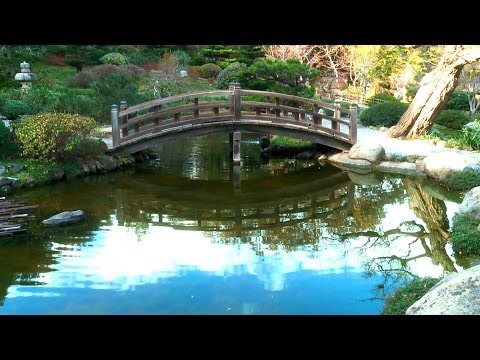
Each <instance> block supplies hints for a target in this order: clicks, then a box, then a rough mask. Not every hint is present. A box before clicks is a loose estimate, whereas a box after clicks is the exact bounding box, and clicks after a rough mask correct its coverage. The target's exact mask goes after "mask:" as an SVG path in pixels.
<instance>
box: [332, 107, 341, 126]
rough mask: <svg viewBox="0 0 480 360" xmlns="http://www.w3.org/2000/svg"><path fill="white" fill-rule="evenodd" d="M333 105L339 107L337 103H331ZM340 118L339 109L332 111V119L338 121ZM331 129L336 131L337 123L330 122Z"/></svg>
mask: <svg viewBox="0 0 480 360" xmlns="http://www.w3.org/2000/svg"><path fill="white" fill-rule="evenodd" d="M333 105H335V106H340V105H339V104H338V103H333ZM340 116H341V114H340V109H335V110H333V117H334V118H335V119H340ZM332 129H333V130H338V122H336V121H332Z"/></svg>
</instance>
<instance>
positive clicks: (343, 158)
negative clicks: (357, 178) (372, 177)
mask: <svg viewBox="0 0 480 360" xmlns="http://www.w3.org/2000/svg"><path fill="white" fill-rule="evenodd" d="M328 160H329V161H330V162H331V163H333V164H334V165H342V166H343V167H345V168H354V169H368V170H370V169H371V168H372V164H371V163H370V161H367V160H361V159H351V158H350V157H349V156H348V153H338V154H334V155H331V156H329V158H328Z"/></svg>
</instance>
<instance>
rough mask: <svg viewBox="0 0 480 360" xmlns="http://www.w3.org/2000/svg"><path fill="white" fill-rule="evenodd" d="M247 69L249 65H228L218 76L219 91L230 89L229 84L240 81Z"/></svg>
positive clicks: (237, 63)
mask: <svg viewBox="0 0 480 360" xmlns="http://www.w3.org/2000/svg"><path fill="white" fill-rule="evenodd" d="M246 69H247V65H245V64H242V63H239V62H235V63H233V64H230V65H228V66H227V67H226V68H225V69H223V70H222V71H221V72H220V74H218V76H217V89H228V84H229V83H231V82H238V81H240V77H241V76H242V74H243V73H244V72H245V70H246Z"/></svg>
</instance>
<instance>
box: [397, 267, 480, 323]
mask: <svg viewBox="0 0 480 360" xmlns="http://www.w3.org/2000/svg"><path fill="white" fill-rule="evenodd" d="M406 315H480V265H477V266H474V267H472V268H470V269H468V270H465V271H462V272H460V273H457V274H451V275H448V276H447V277H445V278H444V279H443V280H441V281H440V282H439V283H438V284H437V285H435V286H434V287H433V288H431V289H430V291H429V292H427V293H426V294H425V295H424V296H423V297H422V298H420V299H419V300H418V301H417V302H415V303H414V304H413V305H412V306H410V307H409V308H408V309H407V312H406Z"/></svg>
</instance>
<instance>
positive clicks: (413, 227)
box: [340, 178, 457, 281]
mask: <svg viewBox="0 0 480 360" xmlns="http://www.w3.org/2000/svg"><path fill="white" fill-rule="evenodd" d="M402 182H403V185H404V187H405V190H406V192H407V194H408V196H409V205H410V208H411V210H412V211H413V212H414V213H415V215H416V216H418V217H419V218H420V219H422V220H423V222H424V223H425V225H426V228H425V226H423V225H422V224H419V223H417V222H415V221H406V222H403V223H401V224H400V225H399V227H398V228H396V229H390V230H387V231H383V232H382V231H372V230H370V231H357V232H350V233H346V234H343V235H341V236H340V239H341V240H342V241H345V240H348V239H351V238H358V237H365V238H366V242H365V243H364V244H362V245H361V246H360V247H359V251H360V252H362V253H364V254H367V253H368V250H369V249H372V248H374V247H378V246H385V247H391V246H392V244H393V243H394V242H395V241H397V240H398V241H407V239H410V241H409V244H408V249H407V251H406V252H405V253H403V254H401V255H398V254H392V255H388V256H377V257H374V258H369V259H368V260H367V261H366V262H365V263H364V264H363V265H364V268H365V271H366V274H367V275H374V274H376V273H381V274H382V275H383V276H384V280H385V281H387V280H392V279H395V278H396V279H397V280H398V279H401V278H403V277H404V276H408V275H409V276H413V275H414V274H413V273H412V272H411V270H410V267H409V263H410V262H412V261H416V260H418V259H421V258H425V257H428V258H430V259H431V261H432V263H433V264H435V265H437V264H440V265H441V266H442V268H443V270H444V271H445V272H456V271H457V270H456V268H455V266H454V264H453V261H452V259H451V258H450V257H449V256H448V254H447V252H446V250H445V245H446V244H447V241H448V237H449V235H448V226H449V223H448V217H447V212H446V210H447V208H446V206H445V203H444V202H443V201H442V200H439V199H436V198H434V197H432V196H431V195H429V194H427V193H426V192H425V191H424V189H423V188H422V186H423V185H422V184H419V183H418V182H415V181H413V180H411V179H409V178H404V179H403V180H402ZM417 242H420V245H421V248H422V249H423V252H421V253H418V246H417V247H416V248H417V249H415V246H414V245H416V244H417ZM367 258H368V256H367Z"/></svg>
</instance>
